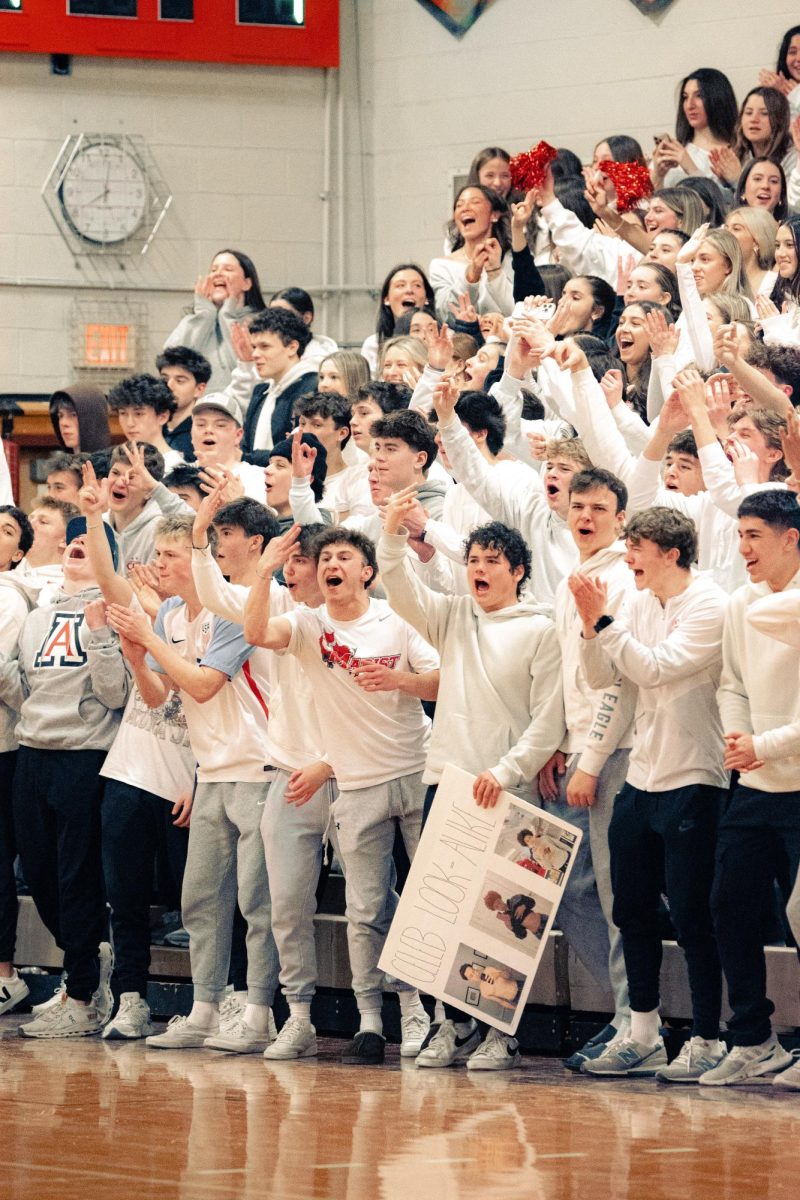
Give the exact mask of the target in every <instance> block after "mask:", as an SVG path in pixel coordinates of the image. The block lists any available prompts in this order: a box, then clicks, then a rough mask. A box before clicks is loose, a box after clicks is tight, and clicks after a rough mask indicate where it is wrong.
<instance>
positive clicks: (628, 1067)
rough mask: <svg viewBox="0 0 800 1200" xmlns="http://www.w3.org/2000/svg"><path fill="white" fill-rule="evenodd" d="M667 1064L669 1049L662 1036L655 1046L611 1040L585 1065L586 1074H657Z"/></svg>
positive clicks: (627, 1039)
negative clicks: (599, 1053) (601, 1051)
mask: <svg viewBox="0 0 800 1200" xmlns="http://www.w3.org/2000/svg"><path fill="white" fill-rule="evenodd" d="M666 1065H667V1051H666V1048H665V1046H664V1042H663V1039H662V1038H659V1039H658V1041H657V1042H656V1044H655V1046H648V1045H647V1044H646V1043H645V1042H635V1041H634V1040H633V1038H631V1037H626V1038H621V1039H620V1040H619V1041H613V1042H609V1043H608V1045H607V1046H606V1048H605V1050H604V1051H603V1053H602V1054H601V1055H599V1056H598V1057H597V1058H595V1059H591V1060H588V1061H587V1062H585V1063H584V1065H583V1073H584V1074H585V1075H611V1076H618V1075H655V1073H656V1071H658V1070H660V1069H661V1067H666Z"/></svg>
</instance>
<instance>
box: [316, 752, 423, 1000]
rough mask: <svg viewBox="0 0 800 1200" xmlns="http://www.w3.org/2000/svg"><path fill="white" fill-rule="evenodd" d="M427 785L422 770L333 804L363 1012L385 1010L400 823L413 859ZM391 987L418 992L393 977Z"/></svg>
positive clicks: (355, 985) (355, 976) (355, 987)
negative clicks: (385, 959)
mask: <svg viewBox="0 0 800 1200" xmlns="http://www.w3.org/2000/svg"><path fill="white" fill-rule="evenodd" d="M424 797H425V785H424V784H423V782H422V772H421V771H419V772H417V773H416V774H414V775H402V776H401V777H400V778H399V779H390V780H389V782H388V783H381V784H378V785H377V786H375V787H368V788H359V789H358V790H357V791H353V792H340V793H339V795H338V796H337V797H336V799H335V801H334V802H333V806H332V807H331V819H332V827H331V840H332V841H333V844H334V847H335V849H336V853H337V855H338V857H339V860H340V861H341V864H342V866H343V867H344V876H345V899H346V916H347V946H348V950H349V952H350V970H351V972H352V976H353V991H354V993H355V997H356V1002H357V1004H358V1007H359V1011H360V1012H374V1011H375V1009H380V1006H381V1002H382V998H383V992H384V990H385V989H386V976H385V975H384V973H383V971H381V970H380V969H379V967H378V959H379V958H380V956H381V951H382V950H383V943H384V941H385V940H386V934H387V932H388V930H389V926H390V925H391V923H392V917H393V916H394V914H395V909H396V908H397V903H398V899H399V897H398V895H397V892H396V891H395V890H394V885H395V882H396V877H397V876H396V871H395V867H394V861H393V859H392V847H393V845H394V834H395V827H396V826H397V825H399V827H400V832H401V833H402V835H403V841H404V842H405V847H406V851H407V853H408V857H409V859H412V858H413V857H414V853H415V851H416V849H417V846H418V845H419V837H420V833H421V831H422V803H423V800H424ZM390 988H391V990H392V991H399V992H406V991H409V992H410V991H415V990H416V989H415V988H413V987H412V986H411V984H408V983H404V982H402V980H399V979H398V980H394V979H393V980H392V981H391V984H390Z"/></svg>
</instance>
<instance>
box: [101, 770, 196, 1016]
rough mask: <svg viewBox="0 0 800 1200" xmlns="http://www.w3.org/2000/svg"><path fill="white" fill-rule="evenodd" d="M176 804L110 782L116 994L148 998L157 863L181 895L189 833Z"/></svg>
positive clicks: (106, 826) (106, 849)
mask: <svg viewBox="0 0 800 1200" xmlns="http://www.w3.org/2000/svg"><path fill="white" fill-rule="evenodd" d="M173 820H174V818H173V816H172V805H171V804H170V803H169V802H168V801H167V800H165V799H164V798H163V796H155V795H153V793H152V792H146V791H144V790H143V789H142V788H137V787H132V786H131V785H130V784H127V783H121V782H120V781H119V780H117V779H109V780H107V781H106V789H105V796H104V798H103V805H102V829H103V873H104V875H105V881H106V892H107V895H108V902H109V904H110V905H111V929H112V931H113V934H114V957H115V965H114V980H115V984H116V989H117V990H118V991H119V993H120V994H122V993H123V992H138V993H139V995H140V996H142V997H145V996H146V995H147V976H148V972H149V968H150V904H151V902H152V899H153V884H154V880H155V875H156V863H157V862H161V863H162V864H166V867H167V870H168V872H169V875H170V876H171V882H172V883H173V885H176V886H177V893H178V895H180V888H181V883H182V881H183V871H184V868H185V866H186V851H187V847H188V845H189V830H188V829H181V828H178V827H176V826H175V825H174V824H173Z"/></svg>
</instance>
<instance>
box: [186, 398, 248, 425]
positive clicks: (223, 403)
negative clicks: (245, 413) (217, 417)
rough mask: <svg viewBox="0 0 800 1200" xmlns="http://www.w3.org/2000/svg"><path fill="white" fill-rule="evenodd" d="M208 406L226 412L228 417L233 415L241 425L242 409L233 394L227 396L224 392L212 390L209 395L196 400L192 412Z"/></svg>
mask: <svg viewBox="0 0 800 1200" xmlns="http://www.w3.org/2000/svg"><path fill="white" fill-rule="evenodd" d="M206 408H214V409H216V410H217V412H224V413H225V415H226V416H227V417H232V418H233V419H234V421H235V422H236V424H237V425H239V426H240V427H241V425H242V411H241V409H240V408H239V405H238V402H237V401H236V400H234V398H233V396H226V395H225V393H224V392H210V393H209V394H208V395H207V396H201V397H200V399H199V400H197V401H196V402H195V406H194V408H193V409H192V414H193V415H194V413H198V412H202V411H203V409H206Z"/></svg>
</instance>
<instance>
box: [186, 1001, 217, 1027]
mask: <svg viewBox="0 0 800 1200" xmlns="http://www.w3.org/2000/svg"><path fill="white" fill-rule="evenodd" d="M189 1020H190V1021H191V1023H192V1024H193V1025H196V1026H197V1028H198V1029H211V1030H214V1029H216V1028H217V1026H218V1025H219V1005H218V1004H212V1003H211V1002H210V1001H208V1000H195V1002H194V1004H193V1005H192V1011H191V1012H190V1013H189Z"/></svg>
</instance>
